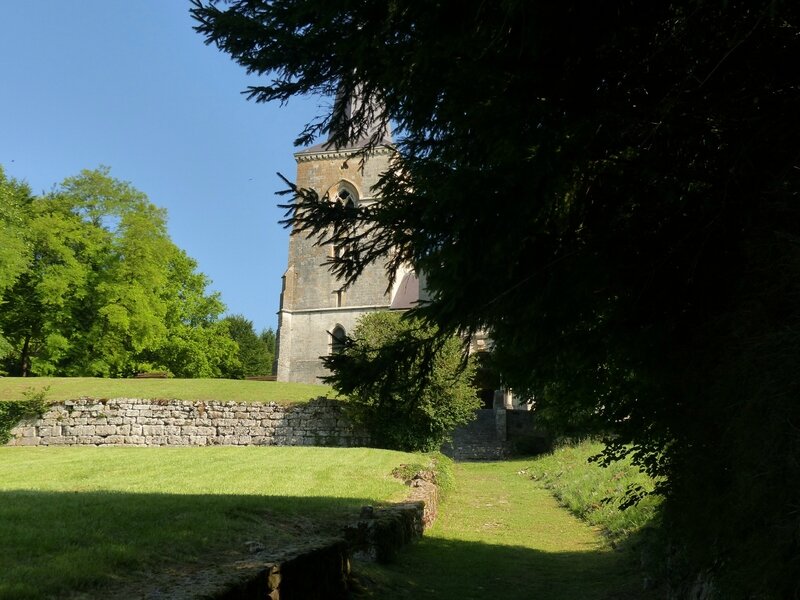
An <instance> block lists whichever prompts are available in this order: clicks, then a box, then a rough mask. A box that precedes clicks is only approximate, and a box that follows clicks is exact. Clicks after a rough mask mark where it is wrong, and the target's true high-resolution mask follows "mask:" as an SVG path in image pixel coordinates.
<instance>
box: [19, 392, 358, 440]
mask: <svg viewBox="0 0 800 600" xmlns="http://www.w3.org/2000/svg"><path fill="white" fill-rule="evenodd" d="M12 436H13V437H12V440H11V441H10V442H9V445H11V446H66V445H93V446H106V445H132V446H246V445H257V446H259V445H260V446H345V447H352V446H366V445H368V444H369V438H368V436H367V435H365V434H364V433H363V432H359V431H358V430H356V429H355V428H354V427H353V424H352V422H351V421H350V419H348V418H347V416H346V415H345V414H344V412H343V407H342V405H341V403H340V402H337V401H335V400H327V399H325V398H319V399H317V400H312V401H311V402H308V403H305V404H290V405H285V404H276V403H274V402H270V403H264V404H261V403H244V402H187V401H182V400H140V399H127V398H116V399H113V400H94V399H91V398H81V399H78V400H68V401H66V402H63V403H58V404H54V405H52V406H51V407H50V409H49V410H48V411H47V412H46V413H45V414H44V416H43V417H41V418H40V419H37V420H34V421H28V422H24V423H22V424H20V425H19V426H17V427H16V428H14V429H13V430H12Z"/></svg>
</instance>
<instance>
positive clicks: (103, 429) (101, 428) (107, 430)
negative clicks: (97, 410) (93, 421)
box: [94, 425, 117, 436]
mask: <svg viewBox="0 0 800 600" xmlns="http://www.w3.org/2000/svg"><path fill="white" fill-rule="evenodd" d="M94 433H95V435H100V436H105V435H115V434H116V433H117V428H116V426H114V425H96V426H95V428H94Z"/></svg>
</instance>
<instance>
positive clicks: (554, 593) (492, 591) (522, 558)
mask: <svg viewBox="0 0 800 600" xmlns="http://www.w3.org/2000/svg"><path fill="white" fill-rule="evenodd" d="M634 564H635V563H634ZM633 566H634V565H633V564H632V556H631V555H630V554H628V553H622V552H616V551H613V550H601V549H598V550H593V551H586V552H558V553H551V552H543V551H541V550H533V549H530V548H525V547H520V546H502V545H497V544H485V543H479V542H466V541H462V540H448V539H442V538H424V539H423V540H421V541H420V542H419V543H417V544H415V545H413V546H411V547H409V548H407V549H406V550H405V551H403V552H402V553H401V555H400V557H399V560H398V561H397V563H395V564H392V565H384V566H378V565H370V564H363V563H356V564H355V565H354V572H355V575H356V581H357V584H358V585H359V587H363V589H361V590H360V591H359V593H358V594H357V597H358V598H372V599H381V600H382V599H390V598H391V599H403V598H414V599H425V598H436V599H437V600H451V599H452V600H463V599H472V598H474V599H476V600H477V599H481V600H482V599H485V598H490V599H492V600H523V599H524V600H531V599H536V600H573V599H574V600H593V599H596V600H612V599H613V600H633V599H639V598H651V596H647V595H646V594H642V593H641V592H640V590H641V585H640V579H639V577H638V573H637V572H636V571H635V570H634V569H633V568H632V567H633ZM653 597H654V596H653Z"/></svg>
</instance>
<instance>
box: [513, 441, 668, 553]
mask: <svg viewBox="0 0 800 600" xmlns="http://www.w3.org/2000/svg"><path fill="white" fill-rule="evenodd" d="M602 450H603V444H601V443H599V442H591V441H585V442H582V443H580V444H575V445H569V446H563V447H560V448H558V449H556V450H555V451H554V452H552V453H550V454H547V455H544V456H541V457H539V458H537V459H536V460H534V461H532V463H531V464H530V465H529V466H528V467H527V468H526V469H525V472H526V473H527V474H528V475H529V476H530V477H531V478H532V479H533V480H535V481H538V482H540V483H541V484H543V485H544V486H545V487H546V488H547V489H549V490H550V491H551V492H552V493H553V495H554V496H555V497H556V498H557V499H558V501H559V502H560V503H561V504H562V505H563V506H565V507H566V508H567V509H569V510H570V511H571V512H573V513H574V514H575V515H577V516H578V517H580V518H581V519H584V520H585V521H587V522H588V523H590V524H591V525H595V526H598V527H601V528H602V529H603V531H604V532H605V533H606V535H607V536H608V537H609V540H610V541H611V542H613V543H620V542H623V541H624V540H626V539H627V538H629V537H630V536H631V535H634V534H636V533H638V532H639V531H641V530H642V528H644V527H646V526H647V525H649V524H651V523H653V521H654V519H656V518H657V512H658V506H659V503H660V498H659V497H658V496H646V497H645V498H644V499H643V500H641V501H640V502H639V503H638V504H635V505H633V506H630V507H628V508H626V509H625V510H620V504H621V503H622V502H623V501H624V500H625V497H626V494H627V492H628V490H629V489H630V488H632V487H641V488H643V489H644V490H646V491H648V492H650V491H652V490H653V487H654V482H653V480H652V479H650V478H649V477H648V476H647V475H645V474H644V473H641V472H640V471H639V469H638V468H636V467H635V466H634V465H632V464H631V462H630V460H624V461H620V462H616V463H613V464H611V465H609V466H608V467H603V466H601V465H600V464H599V463H597V462H589V458H590V457H592V456H596V455H597V454H599V453H600V452H601V451H602Z"/></svg>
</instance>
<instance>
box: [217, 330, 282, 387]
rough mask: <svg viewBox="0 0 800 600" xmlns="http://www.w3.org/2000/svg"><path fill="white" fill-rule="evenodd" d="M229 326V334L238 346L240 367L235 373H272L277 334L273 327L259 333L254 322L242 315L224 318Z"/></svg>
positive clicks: (244, 375) (242, 375)
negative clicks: (273, 331)
mask: <svg viewBox="0 0 800 600" xmlns="http://www.w3.org/2000/svg"><path fill="white" fill-rule="evenodd" d="M222 322H223V324H224V325H226V326H227V327H228V334H229V335H230V336H231V338H232V339H233V341H235V342H236V344H237V346H238V356H239V363H240V368H239V370H238V371H237V372H235V373H234V374H233V376H235V377H247V376H254V375H255V376H257V375H271V374H272V361H273V359H274V357H275V343H274V339H275V334H274V333H272V338H271V341H272V344H271V345H270V333H271V332H272V330H271V329H266V330H264V331H263V332H262V333H261V335H260V336H259V335H257V334H256V331H255V329H254V328H253V322H252V321H251V320H250V319H248V318H246V317H244V316H242V315H229V316H227V317H225V318H224V319H222Z"/></svg>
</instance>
